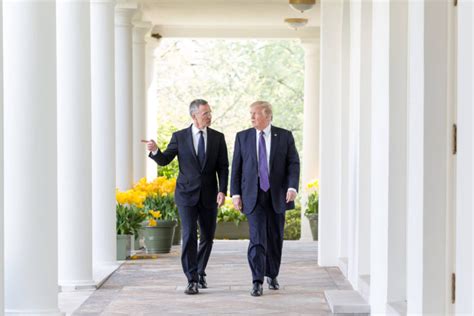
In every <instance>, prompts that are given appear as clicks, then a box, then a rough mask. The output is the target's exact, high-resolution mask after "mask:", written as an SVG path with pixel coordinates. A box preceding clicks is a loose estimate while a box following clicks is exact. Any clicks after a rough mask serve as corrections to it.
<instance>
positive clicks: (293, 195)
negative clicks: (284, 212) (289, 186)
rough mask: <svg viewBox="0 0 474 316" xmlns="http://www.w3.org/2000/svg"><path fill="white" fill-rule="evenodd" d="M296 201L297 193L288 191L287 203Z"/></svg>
mask: <svg viewBox="0 0 474 316" xmlns="http://www.w3.org/2000/svg"><path fill="white" fill-rule="evenodd" d="M295 199H296V192H295V191H293V190H288V191H287V192H286V203H289V202H293V201H294V200H295Z"/></svg>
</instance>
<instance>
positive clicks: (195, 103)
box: [189, 99, 208, 116]
mask: <svg viewBox="0 0 474 316" xmlns="http://www.w3.org/2000/svg"><path fill="white" fill-rule="evenodd" d="M200 105H208V103H207V101H206V100H203V99H196V100H193V101H192V102H191V104H190V105H189V115H191V116H193V114H194V113H196V112H197V111H199V106H200Z"/></svg>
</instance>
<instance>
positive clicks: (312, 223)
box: [308, 214, 318, 240]
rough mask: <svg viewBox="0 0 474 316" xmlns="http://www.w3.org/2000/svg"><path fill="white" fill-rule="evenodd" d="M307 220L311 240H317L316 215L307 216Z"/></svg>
mask: <svg viewBox="0 0 474 316" xmlns="http://www.w3.org/2000/svg"><path fill="white" fill-rule="evenodd" d="M308 220H309V226H310V227H311V235H313V240H318V214H315V215H311V216H308Z"/></svg>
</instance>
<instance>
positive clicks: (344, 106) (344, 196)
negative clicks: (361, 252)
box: [338, 0, 350, 277]
mask: <svg viewBox="0 0 474 316" xmlns="http://www.w3.org/2000/svg"><path fill="white" fill-rule="evenodd" d="M349 8H350V3H349V0H343V8H342V37H341V41H342V44H341V92H340V93H341V116H340V119H341V123H340V124H341V125H340V128H341V144H340V146H341V156H340V157H341V158H340V159H341V160H340V168H341V175H340V177H341V180H340V183H341V193H340V197H339V198H340V199H341V210H340V215H339V220H340V229H339V253H338V257H339V267H340V268H341V270H342V273H343V274H344V275H345V276H346V277H347V260H348V258H347V256H348V250H349V249H348V245H349V221H350V218H349V217H350V214H349V160H350V159H349V111H350V107H349V87H350V86H349V83H350V78H349V76H350V10H349Z"/></svg>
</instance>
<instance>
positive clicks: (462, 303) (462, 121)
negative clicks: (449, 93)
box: [455, 1, 474, 314]
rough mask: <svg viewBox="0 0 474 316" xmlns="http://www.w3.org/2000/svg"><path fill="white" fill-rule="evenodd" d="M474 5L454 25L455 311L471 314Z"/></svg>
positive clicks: (464, 4)
mask: <svg viewBox="0 0 474 316" xmlns="http://www.w3.org/2000/svg"><path fill="white" fill-rule="evenodd" d="M473 20H474V5H473V3H472V1H460V2H459V7H458V24H457V36H458V41H457V59H458V66H457V85H458V87H457V88H458V89H457V101H458V102H457V126H458V143H457V145H458V146H457V147H458V151H457V158H456V159H457V172H456V179H457V181H456V190H457V195H456V206H457V209H456V267H455V268H456V279H457V282H456V283H457V284H456V292H457V299H456V312H457V313H465V314H472V313H473V312H474V306H473V304H474V291H473V286H474V280H473V277H474V274H473V260H472V256H473V253H474V252H473V246H474V242H473V238H474V235H473V233H472V228H473V227H474V223H473V220H474V217H473V216H472V212H473V176H474V174H473V171H474V169H473V159H474V157H473V152H472V151H473V148H474V144H473V140H474V137H473V136H474V130H473V128H472V126H473V124H474V121H473V119H474V111H473V109H472V107H473V103H474V95H473V91H474V86H473V81H474V76H473V73H474V60H473V55H474V50H473V44H474V38H473V37H474V22H473Z"/></svg>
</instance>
